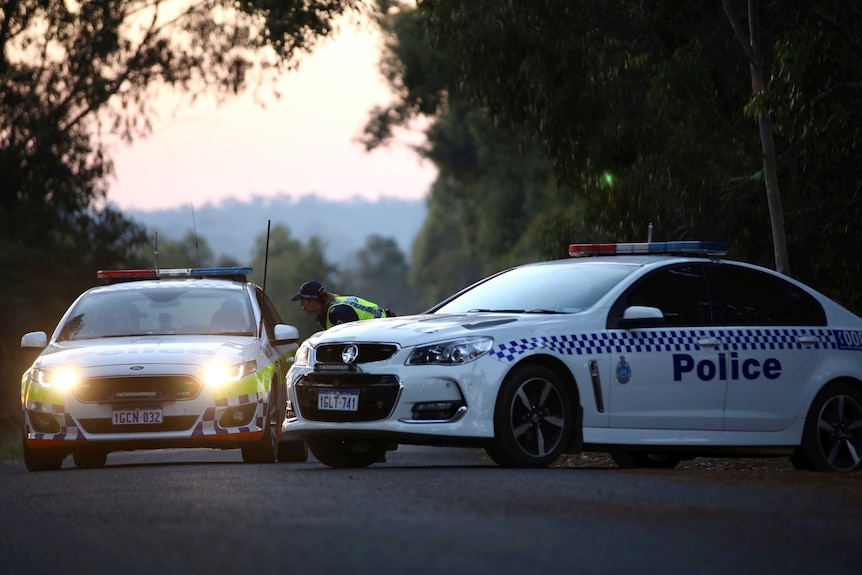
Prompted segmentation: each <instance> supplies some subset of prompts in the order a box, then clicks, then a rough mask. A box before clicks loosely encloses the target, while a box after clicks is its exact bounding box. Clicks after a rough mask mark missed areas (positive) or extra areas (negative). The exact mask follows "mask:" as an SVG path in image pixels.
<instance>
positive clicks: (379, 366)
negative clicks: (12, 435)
mask: <svg viewBox="0 0 862 575" xmlns="http://www.w3.org/2000/svg"><path fill="white" fill-rule="evenodd" d="M569 253H570V255H572V256H592V257H573V258H570V259H567V260H558V261H550V262H542V263H535V264H529V265H524V266H520V267H516V268H513V269H509V270H506V271H504V272H501V273H498V274H496V275H493V276H491V277H489V278H486V279H484V280H482V281H480V282H478V283H476V284H474V285H472V286H470V287H468V288H466V289H464V290H462V291H461V292H459V293H457V294H455V295H454V296H452V297H450V298H449V299H447V300H445V301H443V302H442V303H440V304H438V305H437V306H435V307H434V308H432V309H431V310H429V312H426V313H425V314H422V315H415V316H406V317H396V318H388V319H375V320H368V321H363V322H356V323H350V324H344V325H339V326H336V327H334V328H332V329H329V330H327V331H325V332H320V333H318V334H315V336H313V337H312V338H309V340H307V341H306V342H304V343H303V344H302V345H301V346H300V349H299V350H298V351H297V354H296V358H295V363H294V364H293V365H292V367H291V368H290V371H289V373H288V395H289V402H290V405H289V406H288V418H287V420H286V422H285V425H284V431H285V433H286V435H285V437H287V438H291V439H293V440H300V439H307V440H308V442H309V447H310V449H311V451H312V453H313V454H314V455H315V456H316V457H317V458H318V459H319V460H320V461H321V462H323V463H325V464H327V465H330V466H333V467H350V466H353V467H359V466H366V465H370V464H372V463H373V462H375V461H376V460H377V458H378V457H379V456H380V455H381V454H382V453H383V452H384V450H385V449H386V447H387V445H390V446H391V444H399V443H409V444H426V445H463V446H483V447H484V448H485V449H486V451H487V453H488V454H489V455H490V456H491V458H492V459H493V460H494V461H495V462H497V463H498V464H500V465H503V466H513V467H539V466H546V465H548V464H550V463H552V462H553V461H554V460H556V459H557V458H558V457H559V456H560V454H562V453H564V452H576V451H598V452H608V453H610V454H611V455H612V457H613V459H614V461H616V463H617V464H618V465H620V466H622V467H667V468H672V467H674V466H676V465H677V464H678V463H679V461H680V460H681V459H683V458H689V457H693V456H710V455H728V454H733V455H743V456H755V455H757V456H764V455H784V456H790V458H791V460H792V462H793V464H794V465H795V466H796V467H797V468H800V469H814V470H832V471H853V470H857V469H858V468H859V466H860V458H862V319H860V318H859V317H857V316H856V315H854V314H852V313H851V312H849V311H848V310H846V309H844V308H843V307H841V306H839V305H838V304H837V303H835V302H833V301H831V300H830V299H828V298H827V297H825V296H824V295H822V294H820V293H818V292H816V291H814V290H813V289H811V288H809V287H806V286H805V285H802V284H801V283H799V282H797V281H795V280H793V279H790V278H788V277H785V276H782V275H780V274H777V273H775V272H773V271H770V270H768V269H764V268H760V267H757V266H753V265H749V264H745V263H741V262H735V261H729V260H725V259H721V257H720V256H723V255H724V254H725V253H726V246H724V245H723V244H716V243H712V242H652V243H643V244H605V245H596V244H591V245H572V246H570V248H569Z"/></svg>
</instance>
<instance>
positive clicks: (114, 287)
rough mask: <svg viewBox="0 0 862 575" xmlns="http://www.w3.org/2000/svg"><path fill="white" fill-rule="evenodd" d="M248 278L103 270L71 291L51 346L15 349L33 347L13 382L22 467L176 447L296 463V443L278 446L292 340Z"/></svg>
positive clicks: (33, 337) (36, 336) (222, 271)
mask: <svg viewBox="0 0 862 575" xmlns="http://www.w3.org/2000/svg"><path fill="white" fill-rule="evenodd" d="M251 271H252V270H251V268H200V269H162V270H112V271H102V272H99V277H100V278H102V279H103V280H105V281H106V282H107V283H108V285H103V286H99V287H94V288H91V289H89V290H88V291H86V292H84V293H83V294H81V295H80V296H79V297H78V298H77V300H76V301H75V302H74V303H73V304H72V305H71V306H70V307H69V309H68V311H67V312H66V313H65V315H64V316H63V318H62V319H61V320H60V322H59V324H58V325H57V327H56V329H55V331H54V333H53V335H52V336H51V339H50V341H49V340H48V336H47V334H46V333H45V332H41V331H40V332H32V333H28V334H26V335H25V336H24V337H23V338H22V341H21V345H22V346H23V347H25V348H35V349H36V350H41V351H40V353H39V355H38V357H37V358H36V359H35V361H34V362H33V364H32V366H31V367H30V368H29V369H28V370H27V371H26V372H25V373H24V375H23V378H22V382H21V400H22V408H23V423H24V460H25V463H26V465H27V469H29V470H31V471H40V470H49V469H58V468H59V467H61V465H62V462H63V459H64V458H65V457H66V456H67V455H68V454H69V453H71V454H72V456H73V458H74V462H75V464H76V465H77V466H79V467H100V466H103V465H104V464H105V463H106V459H107V455H108V453H109V452H111V451H118V450H134V449H158V448H177V447H211V448H220V449H231V448H241V449H242V456H243V460H244V461H247V462H262V463H268V462H274V461H276V459H279V460H304V459H305V457H307V452H306V451H305V449H306V448H305V446H304V444H302V443H301V442H300V443H297V444H291V443H283V444H278V435H279V433H280V430H281V423H282V421H283V419H284V414H285V397H286V390H285V385H284V378H285V374H286V372H287V367H288V360H289V359H290V358H292V356H293V354H294V353H295V351H296V347H297V344H296V342H297V339H298V338H299V334H298V332H297V330H296V328H295V327H293V326H289V325H285V324H284V323H282V321H281V319H280V317H279V315H278V312H277V311H276V309H275V308H274V307H273V305H272V303H271V302H270V300H269V298H268V297H267V295H266V294H265V293H264V292H263V290H261V289H260V288H259V287H257V286H256V285H254V284H253V283H251V282H249V281H247V279H246V278H247V276H248V274H250V273H251Z"/></svg>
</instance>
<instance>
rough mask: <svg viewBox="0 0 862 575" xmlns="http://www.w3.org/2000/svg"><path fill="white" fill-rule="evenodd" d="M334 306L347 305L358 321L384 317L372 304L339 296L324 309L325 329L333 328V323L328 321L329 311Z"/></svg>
mask: <svg viewBox="0 0 862 575" xmlns="http://www.w3.org/2000/svg"><path fill="white" fill-rule="evenodd" d="M336 305H349V306H350V307H352V308H353V309H354V310H355V311H356V315H357V316H359V319H360V320H363V319H375V318H378V317H385V315H386V312H385V311H384V309H383V308H382V307H380V306H379V305H377V304H376V303H374V302H370V301H368V300H367V299H362V298H361V297H356V296H353V295H340V296H338V297H337V298H335V299H334V300H332V304H331V305H330V306H329V307H328V308H327V309H326V329H329V328H331V327H332V326H333V323H332V322H331V321H329V310H331V309H332V308H333V306H336Z"/></svg>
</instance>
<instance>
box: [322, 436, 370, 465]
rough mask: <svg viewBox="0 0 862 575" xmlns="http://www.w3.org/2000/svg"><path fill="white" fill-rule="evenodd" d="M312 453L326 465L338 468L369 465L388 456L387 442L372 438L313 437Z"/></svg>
mask: <svg viewBox="0 0 862 575" xmlns="http://www.w3.org/2000/svg"><path fill="white" fill-rule="evenodd" d="M308 448H309V450H311V453H312V455H314V457H315V458H316V459H317V460H318V461H319V462H321V463H323V464H324V465H327V466H329V467H336V468H341V469H344V468H351V467H352V468H357V467H368V466H369V465H371V464H372V463H376V462H378V461H381V460H383V458H385V457H386V442H384V441H371V440H364V439H358V440H345V439H337V438H335V439H333V438H325V439H312V440H309V441H308Z"/></svg>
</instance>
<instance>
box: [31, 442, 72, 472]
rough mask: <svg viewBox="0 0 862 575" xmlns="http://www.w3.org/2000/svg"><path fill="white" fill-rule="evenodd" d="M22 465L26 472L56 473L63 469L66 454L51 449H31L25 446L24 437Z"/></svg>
mask: <svg viewBox="0 0 862 575" xmlns="http://www.w3.org/2000/svg"><path fill="white" fill-rule="evenodd" d="M23 449H24V465H25V466H26V467H27V471H56V470H57V469H60V468H61V467H63V460H64V459H66V454H65V453H62V452H57V451H55V450H53V449H32V448H31V447H30V446H29V445H27V439H26V437H25V438H24V440H23Z"/></svg>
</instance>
